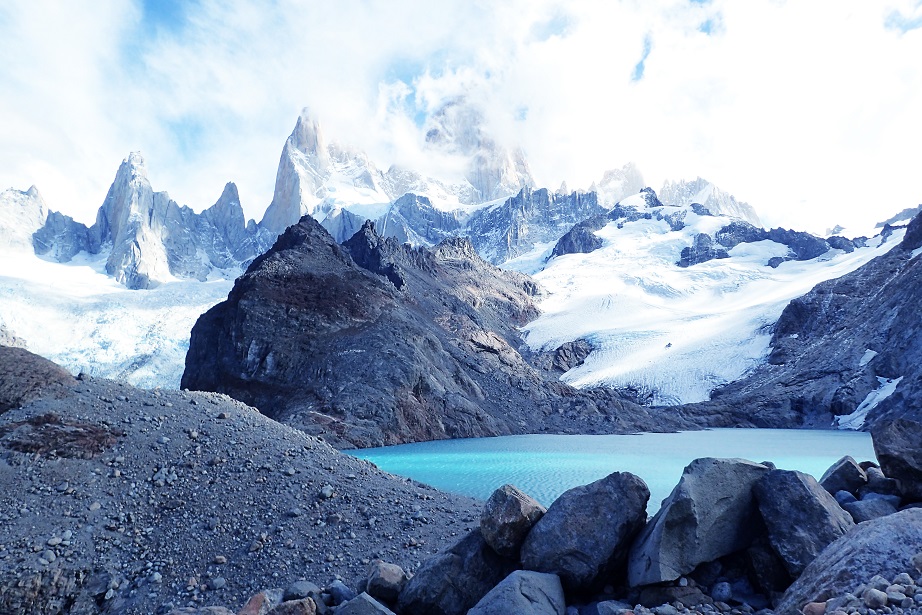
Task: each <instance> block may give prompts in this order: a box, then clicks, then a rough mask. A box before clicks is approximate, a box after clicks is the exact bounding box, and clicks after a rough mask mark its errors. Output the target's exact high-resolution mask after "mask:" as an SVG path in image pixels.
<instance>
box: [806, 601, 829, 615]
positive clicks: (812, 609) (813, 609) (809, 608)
mask: <svg viewBox="0 0 922 615" xmlns="http://www.w3.org/2000/svg"><path fill="white" fill-rule="evenodd" d="M825 612H826V603H825V602H808V603H807V604H805V605H804V608H803V614H804V615H823V614H824V613H825Z"/></svg>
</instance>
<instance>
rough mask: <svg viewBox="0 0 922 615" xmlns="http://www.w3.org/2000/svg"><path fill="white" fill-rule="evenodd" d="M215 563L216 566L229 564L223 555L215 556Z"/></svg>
mask: <svg viewBox="0 0 922 615" xmlns="http://www.w3.org/2000/svg"><path fill="white" fill-rule="evenodd" d="M214 563H215V564H226V563H227V558H226V557H224V556H223V555H215V556H214Z"/></svg>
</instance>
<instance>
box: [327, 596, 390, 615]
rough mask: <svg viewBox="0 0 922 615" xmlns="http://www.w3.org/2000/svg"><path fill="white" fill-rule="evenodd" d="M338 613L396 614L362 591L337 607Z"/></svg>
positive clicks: (345, 614) (360, 614)
mask: <svg viewBox="0 0 922 615" xmlns="http://www.w3.org/2000/svg"><path fill="white" fill-rule="evenodd" d="M336 615H394V612H393V611H392V610H390V609H389V608H387V607H386V606H384V605H383V604H381V603H380V602H378V601H377V600H375V599H374V598H372V597H371V596H369V595H368V594H366V593H365V592H362V593H361V594H359V595H358V596H356V597H355V598H353V599H352V600H350V601H349V602H344V603H343V604H342V605H341V606H340V607H339V608H338V609H336Z"/></svg>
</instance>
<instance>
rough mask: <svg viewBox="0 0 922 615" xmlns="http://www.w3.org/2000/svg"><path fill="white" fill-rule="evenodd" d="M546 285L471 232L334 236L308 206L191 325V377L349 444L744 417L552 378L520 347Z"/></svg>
mask: <svg viewBox="0 0 922 615" xmlns="http://www.w3.org/2000/svg"><path fill="white" fill-rule="evenodd" d="M536 291H537V289H536V287H535V286H534V284H533V283H532V282H531V281H530V280H529V279H528V278H527V277H525V276H523V275H521V274H517V273H514V272H507V271H502V270H500V269H497V268H496V267H493V266H492V265H489V264H488V263H486V262H485V261H484V260H483V259H481V258H480V257H479V256H478V255H477V253H476V251H475V250H474V248H473V246H472V244H471V243H470V242H469V241H468V240H466V239H449V240H446V241H445V242H443V243H441V244H439V245H438V246H436V247H435V248H433V249H432V250H429V249H426V248H411V247H409V246H407V245H405V244H400V243H398V242H397V241H395V240H393V239H391V238H381V237H380V236H379V235H378V234H377V232H376V231H375V228H374V225H372V224H371V223H368V224H366V225H365V226H364V227H363V228H362V229H361V231H360V232H359V233H357V234H356V235H355V236H354V237H352V238H351V239H350V240H349V241H347V242H345V243H344V244H342V245H340V244H338V243H337V242H336V241H335V240H334V239H333V237H332V236H330V235H329V233H327V232H326V230H324V229H323V228H322V227H321V226H320V225H319V224H318V223H317V222H316V221H314V220H313V219H312V218H310V217H307V216H305V217H304V218H302V219H301V221H300V222H299V223H298V224H297V225H295V226H293V227H291V228H289V229H288V230H287V231H286V232H285V234H284V235H282V236H281V237H280V238H279V240H278V241H277V242H276V244H275V246H273V248H272V249H271V250H269V251H268V252H267V253H266V254H264V255H263V256H261V257H259V258H258V259H256V260H255V261H254V262H253V264H252V265H251V266H250V268H249V269H248V270H247V272H246V273H245V274H244V275H243V276H242V277H240V278H239V279H238V280H237V283H236V284H235V286H234V289H233V290H232V291H231V293H230V295H229V296H228V299H227V301H225V302H223V303H220V304H218V305H217V306H215V307H214V308H212V309H211V310H209V311H208V312H207V313H205V314H204V315H203V316H202V317H201V318H200V319H199V321H198V322H197V323H196V325H195V327H194V328H193V330H192V338H191V342H190V348H189V352H188V355H187V358H186V371H185V373H184V375H183V380H182V386H183V387H184V388H191V389H198V390H213V391H218V392H223V393H226V394H228V395H230V396H232V397H234V398H236V399H240V400H243V401H245V402H246V403H249V404H251V405H253V406H256V407H257V408H260V409H261V410H262V411H263V412H265V413H266V414H267V415H268V416H270V417H272V418H275V419H277V420H280V421H283V422H285V423H287V424H290V425H294V426H298V427H299V428H301V429H304V430H306V431H307V432H308V433H312V434H315V435H321V434H322V435H323V437H324V439H326V440H328V441H330V442H331V443H333V444H335V445H336V446H340V447H343V446H345V447H351V446H376V445H383V444H394V443H399V442H409V441H418V440H431V439H441V438H458V437H479V436H487V435H504V434H511V433H535V432H541V431H552V432H565V433H566V432H571V431H579V432H587V431H603V432H617V431H625V430H637V429H643V430H664V429H680V428H683V427H690V426H694V425H701V424H715V423H716V424H721V425H725V424H727V423H726V421H728V420H734V419H738V418H740V415H739V413H737V416H736V417H734V419H730V418H728V417H717V416H715V417H695V418H694V419H692V418H688V417H679V416H678V415H676V414H675V413H673V412H671V411H668V410H667V411H665V412H663V413H662V414H660V413H659V412H658V411H656V410H652V409H645V408H641V407H639V406H636V405H634V404H632V403H630V402H627V401H625V400H623V399H621V398H620V397H619V396H618V395H617V394H616V393H614V392H612V391H606V390H590V391H577V390H576V389H573V388H571V387H569V386H567V385H564V384H562V383H560V382H558V381H556V373H557V372H552V373H553V374H554V375H553V376H551V373H548V372H545V371H544V370H543V369H538V368H536V367H534V366H533V365H532V364H531V363H529V361H528V360H526V357H524V356H523V355H522V354H521V353H520V351H519V347H520V345H521V341H520V338H519V333H518V331H517V330H516V326H518V325H521V324H523V323H524V322H527V321H528V320H530V319H531V318H533V317H534V316H535V315H536V314H537V311H536V309H535V306H534V304H533V301H532V296H533V295H534V294H535V292H536ZM564 354H566V353H564ZM529 358H531V357H529ZM555 360H556V359H555ZM561 360H562V359H561ZM547 363H548V369H550V370H553V367H552V361H550V360H548V361H547Z"/></svg>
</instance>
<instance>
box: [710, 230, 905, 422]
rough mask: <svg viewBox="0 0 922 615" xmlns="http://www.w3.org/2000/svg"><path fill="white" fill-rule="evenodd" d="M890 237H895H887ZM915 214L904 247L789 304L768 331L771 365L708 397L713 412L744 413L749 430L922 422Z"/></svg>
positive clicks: (901, 245)
mask: <svg viewBox="0 0 922 615" xmlns="http://www.w3.org/2000/svg"><path fill="white" fill-rule="evenodd" d="M890 241H893V239H890ZM920 246H922V216H917V217H916V218H915V219H913V221H912V222H911V223H910V224H909V227H908V228H907V229H906V235H905V236H904V238H903V240H902V242H901V243H900V244H899V245H897V246H895V247H894V248H893V249H892V250H890V252H888V253H886V254H884V255H883V256H880V257H878V258H875V259H874V260H872V261H870V262H868V263H867V264H865V265H863V266H862V267H860V268H859V269H857V270H855V271H853V272H852V273H849V274H847V275H845V276H842V277H841V278H838V279H835V280H829V281H826V282H822V283H820V284H818V285H817V286H815V287H814V288H813V289H812V290H811V291H810V292H809V293H807V294H806V295H804V296H803V297H800V298H798V299H795V300H793V301H791V303H790V304H788V306H787V307H786V308H785V309H784V311H783V312H782V314H781V318H780V319H779V320H778V322H777V324H776V325H775V328H774V332H773V335H772V340H771V348H772V350H771V354H770V355H769V365H765V366H762V367H759V368H757V369H756V370H754V371H753V372H752V374H750V375H749V376H747V377H746V378H743V379H742V380H739V381H737V382H734V383H731V384H729V385H727V386H725V387H723V388H721V389H718V390H717V391H715V392H714V393H713V394H712V398H711V402H705V403H706V405H708V406H709V407H710V408H711V409H712V411H722V409H726V410H727V411H730V410H731V409H732V408H735V407H746V408H748V409H749V412H750V413H751V416H752V417H753V420H754V422H755V423H756V424H764V423H765V421H767V420H769V417H774V418H775V419H777V418H779V417H783V418H784V420H785V422H786V423H787V424H789V425H805V426H807V425H818V426H828V425H829V424H830V423H831V422H832V421H833V420H835V421H837V423H838V424H839V425H840V426H843V427H848V428H852V429H858V428H866V427H872V426H873V425H875V424H877V423H885V422H887V421H890V420H892V419H895V418H899V417H905V418H910V419H913V420H917V421H918V420H922V344H920V343H919V340H922V322H920V320H919V318H918V315H917V313H916V310H915V308H914V307H913V306H915V305H918V304H919V303H920V301H922V259H920V258H918V256H917V257H913V252H914V251H915V250H917V249H918V248H919V247H920Z"/></svg>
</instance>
